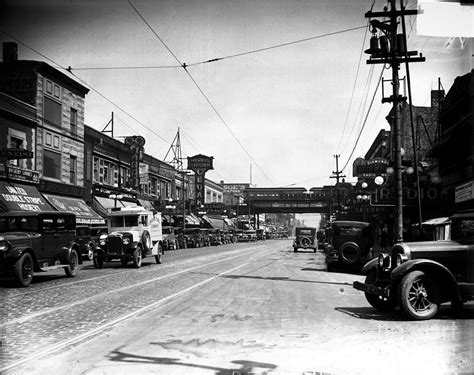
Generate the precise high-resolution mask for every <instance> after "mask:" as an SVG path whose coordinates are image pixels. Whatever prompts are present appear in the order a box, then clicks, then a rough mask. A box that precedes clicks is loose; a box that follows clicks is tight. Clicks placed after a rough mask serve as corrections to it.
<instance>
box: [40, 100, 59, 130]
mask: <svg viewBox="0 0 474 375" xmlns="http://www.w3.org/2000/svg"><path fill="white" fill-rule="evenodd" d="M43 111H44V112H43V117H44V121H45V123H46V124H49V125H54V126H56V127H58V128H60V127H61V103H58V102H57V101H55V100H53V99H50V98H48V97H47V96H45V97H44V108H43Z"/></svg>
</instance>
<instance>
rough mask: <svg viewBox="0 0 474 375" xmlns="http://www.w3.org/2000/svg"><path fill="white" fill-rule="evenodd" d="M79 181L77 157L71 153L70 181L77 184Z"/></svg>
mask: <svg viewBox="0 0 474 375" xmlns="http://www.w3.org/2000/svg"><path fill="white" fill-rule="evenodd" d="M76 181H77V157H75V156H73V155H71V156H70V157H69V182H71V184H74V185H75V184H76Z"/></svg>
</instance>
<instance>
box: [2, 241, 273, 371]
mask: <svg viewBox="0 0 474 375" xmlns="http://www.w3.org/2000/svg"><path fill="white" fill-rule="evenodd" d="M254 249H255V248H252V249H251V250H254ZM245 255H246V254H245ZM254 255H255V254H254ZM265 255H266V254H265V253H264V254H259V255H257V256H254V257H253V258H252V259H251V260H248V261H247V262H245V263H243V264H240V265H238V266H236V267H233V268H230V269H228V270H225V271H223V272H220V273H219V274H216V275H214V276H211V277H209V278H207V279H205V280H203V281H200V282H198V283H196V284H194V285H192V286H190V287H187V288H185V289H182V290H180V291H178V292H176V293H173V294H170V295H168V296H166V297H163V298H161V299H159V300H158V301H155V302H153V303H151V304H149V305H147V306H144V307H142V308H140V309H138V310H135V311H132V312H131V313H128V314H126V315H123V316H121V317H119V318H117V319H114V320H112V321H110V322H107V323H104V324H102V325H100V326H99V327H96V328H94V329H91V330H89V331H88V332H85V333H82V334H80V335H78V336H75V337H72V338H70V339H68V340H65V341H62V342H59V343H57V344H55V345H51V346H49V347H47V348H45V349H44V350H41V351H39V352H36V353H34V354H32V355H30V356H27V357H25V358H22V359H20V360H17V361H16V362H13V363H10V364H9V365H6V366H5V367H3V368H0V374H1V373H2V372H3V371H7V370H10V369H13V368H15V367H18V366H20V365H22V364H24V363H26V362H29V361H32V360H35V359H38V358H41V357H44V356H46V355H48V354H51V353H53V352H56V351H58V350H60V349H63V348H65V347H67V346H70V345H74V344H77V343H80V342H81V341H83V340H86V339H88V338H91V337H92V336H95V335H96V334H98V333H101V332H102V331H105V330H106V329H109V328H111V327H113V326H115V325H117V324H118V323H121V322H123V321H125V320H127V319H130V318H132V317H135V316H136V315H139V314H142V313H144V312H147V311H150V310H153V309H155V308H160V307H162V306H163V305H164V304H165V303H166V302H171V301H172V300H173V299H176V298H178V297H180V296H181V295H183V294H185V293H187V292H189V291H191V290H193V289H196V288H198V287H200V286H202V285H204V284H207V283H209V282H211V281H213V280H215V279H217V278H219V277H221V276H223V275H226V274H228V273H231V272H233V271H236V270H238V269H240V268H243V267H245V266H247V265H249V264H251V262H253V261H255V260H257V259H259V258H263V257H264V256H265ZM238 257H239V256H238V255H237V256H234V257H231V258H226V259H222V260H219V261H216V262H213V263H207V264H205V265H204V266H207V265H210V264H216V263H219V262H222V261H225V260H229V259H234V258H238ZM204 266H197V267H194V268H193V269H196V268H201V267H204ZM186 271H188V270H186ZM186 271H180V272H179V273H182V272H186ZM176 274H178V273H176ZM68 306H69V305H68ZM55 310H56V309H55ZM48 312H51V311H48Z"/></svg>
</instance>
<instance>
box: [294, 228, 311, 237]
mask: <svg viewBox="0 0 474 375" xmlns="http://www.w3.org/2000/svg"><path fill="white" fill-rule="evenodd" d="M296 234H299V235H309V236H311V234H312V231H311V229H309V228H308V229H297V230H296Z"/></svg>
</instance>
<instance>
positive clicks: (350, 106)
mask: <svg viewBox="0 0 474 375" xmlns="http://www.w3.org/2000/svg"><path fill="white" fill-rule="evenodd" d="M374 4H375V1H374ZM372 6H373V5H372ZM368 26H369V21H367V27H366V29H365V34H364V38H363V39H362V48H361V50H360V55H359V62H358V64H357V71H356V76H355V79H354V85H353V87H352V93H351V100H350V101H349V108H347V114H346V119H345V121H344V128H343V129H342V134H341V137H339V142H338V143H337V147H336V151H337V150H339V146H340V145H341V141H342V138H343V136H344V132H345V131H346V127H347V123H348V120H349V113H350V111H351V108H352V101H353V100H354V93H355V88H356V84H357V78H359V70H360V65H361V62H362V56H363V55H364V45H365V38H366V37H367V31H368V29H369V27H368Z"/></svg>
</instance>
